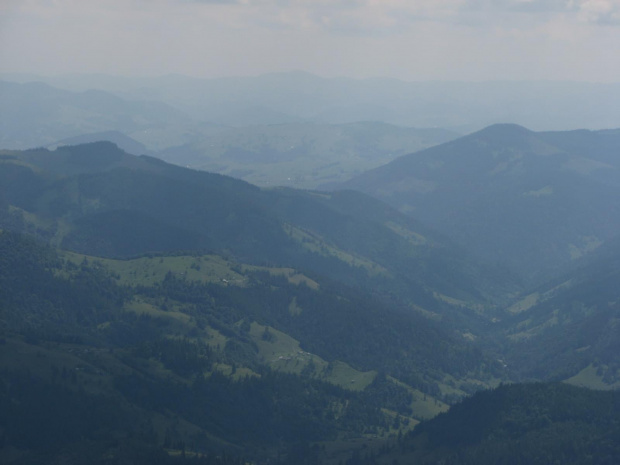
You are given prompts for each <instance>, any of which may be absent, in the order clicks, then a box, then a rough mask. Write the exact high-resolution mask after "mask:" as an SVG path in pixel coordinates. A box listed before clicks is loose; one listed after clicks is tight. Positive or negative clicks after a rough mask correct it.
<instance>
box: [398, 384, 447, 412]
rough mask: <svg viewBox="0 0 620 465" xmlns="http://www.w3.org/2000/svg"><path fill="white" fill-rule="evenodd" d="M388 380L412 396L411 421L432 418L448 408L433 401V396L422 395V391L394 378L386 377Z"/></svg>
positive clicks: (435, 400) (437, 401) (439, 402)
mask: <svg viewBox="0 0 620 465" xmlns="http://www.w3.org/2000/svg"><path fill="white" fill-rule="evenodd" d="M388 379H389V380H390V381H391V382H393V383H394V384H397V385H399V386H400V387H403V388H405V389H407V390H408V391H409V392H410V393H411V394H412V395H413V400H412V401H411V410H412V411H413V413H412V415H411V416H412V417H413V419H416V420H426V419H429V418H433V417H434V416H437V415H439V414H440V413H441V412H445V411H447V410H448V408H449V406H448V404H445V403H443V402H441V401H440V400H438V399H435V398H434V397H433V396H430V395H428V394H424V393H423V392H422V391H419V390H417V389H414V388H412V387H411V386H408V385H407V384H405V383H403V382H401V381H399V380H397V379H396V378H392V377H391V376H388Z"/></svg>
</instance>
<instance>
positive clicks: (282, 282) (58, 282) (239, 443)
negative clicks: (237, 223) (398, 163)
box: [0, 232, 503, 463]
mask: <svg viewBox="0 0 620 465" xmlns="http://www.w3.org/2000/svg"><path fill="white" fill-rule="evenodd" d="M0 289H2V293H1V294H0V331H1V339H0V344H1V345H0V349H1V350H0V412H1V414H0V418H1V420H0V421H1V423H0V426H1V427H2V428H3V429H2V431H3V444H4V445H5V448H4V449H3V450H2V451H1V452H0V454H2V455H1V456H2V457H3V460H7V461H9V462H11V461H12V460H16V462H14V463H39V462H40V461H44V462H47V463H57V461H61V460H66V462H65V463H83V461H84V460H85V458H86V457H88V460H89V461H91V463H103V460H104V457H106V456H107V457H109V458H110V459H111V458H114V460H122V459H124V458H126V457H125V455H126V454H133V453H137V452H136V451H139V450H142V452H141V453H140V454H139V455H138V457H136V458H134V460H135V462H133V463H149V460H154V459H153V457H157V456H158V455H157V454H158V453H159V452H161V451H162V448H166V449H168V451H169V452H170V453H172V454H173V455H174V453H175V451H177V452H178V453H181V451H185V450H187V451H188V453H189V452H191V453H192V454H195V453H201V454H204V453H207V454H210V456H211V457H212V458H213V460H212V459H205V461H204V462H203V463H220V462H217V461H216V460H215V458H214V457H215V456H216V455H217V454H220V455H221V453H222V451H226V453H228V454H231V455H232V456H233V457H237V458H238V459H241V458H242V457H244V456H245V457H249V458H251V459H252V460H269V459H274V458H275V457H276V456H281V457H282V459H283V460H284V462H283V463H296V460H297V459H296V458H295V457H298V459H303V457H304V453H303V451H304V450H305V449H304V448H303V447H302V449H301V451H302V452H296V450H297V449H296V447H298V446H299V444H303V445H305V447H307V446H309V444H310V443H311V442H315V441H326V442H327V444H333V445H334V446H335V447H336V444H338V443H341V442H342V441H345V442H346V440H347V438H350V437H364V435H368V436H369V437H370V436H381V437H387V436H388V435H389V434H396V433H397V432H398V431H406V430H408V429H409V428H411V427H412V426H413V425H415V424H416V423H417V422H418V421H419V420H421V419H423V418H428V417H431V416H433V415H435V414H437V413H438V412H439V411H442V410H445V408H446V405H445V403H444V402H443V401H448V402H451V401H453V400H455V399H457V398H458V397H459V396H462V395H464V394H466V393H467V392H471V391H472V390H474V389H477V388H479V387H481V386H485V385H489V384H494V383H495V382H496V379H497V377H498V376H499V377H501V376H503V374H502V372H503V370H502V369H501V366H500V365H499V364H497V363H495V362H494V361H493V360H491V359H489V358H488V357H487V356H485V355H484V354H483V353H482V352H481V351H479V350H478V349H476V348H475V347H474V346H473V345H472V344H471V343H469V342H467V341H464V340H463V339H462V338H459V337H458V336H455V335H454V334H453V333H452V332H451V331H447V330H446V329H444V328H443V327H442V326H441V325H439V324H437V323H436V322H432V321H429V320H427V319H426V318H424V317H422V316H420V315H417V314H415V313H411V312H410V313H403V312H400V311H397V310H394V309H390V308H388V307H386V306H385V305H384V304H382V303H381V302H380V301H377V300H375V299H373V298H372V297H370V296H369V295H367V294H366V295H365V294H361V293H360V291H359V290H352V289H349V288H347V287H344V286H341V285H338V284H336V283H330V282H329V281H327V280H323V279H318V280H316V281H315V280H314V279H310V278H308V277H307V276H304V275H303V274H301V273H299V272H296V271H295V270H291V269H283V268H265V267H257V266H250V265H243V264H240V263H238V262H230V261H227V260H225V259H223V258H221V257H218V256H214V255H211V256H199V255H193V256H151V257H142V258H139V259H134V260H112V259H96V258H93V257H86V256H83V255H79V254H75V253H68V252H58V251H56V250H54V249H51V248H48V247H45V246H42V245H41V244H39V243H36V242H35V241H34V240H32V239H30V238H27V237H25V236H22V235H19V234H16V233H9V232H2V233H0ZM67 412H68V413H67ZM41 418H44V420H45V421H43V422H42V423H41V424H42V425H45V426H44V427H42V428H37V427H34V424H35V423H38V422H37V420H36V419H41ZM118 438H126V439H122V440H119V439H118ZM343 444H344V443H343ZM343 444H341V445H340V446H337V447H340V448H342V447H345V449H346V448H347V447H351V446H350V445H349V446H346V445H343ZM296 454H301V455H299V456H298V455H296ZM73 457H75V458H73ZM167 457H168V456H167V455H166V454H164V455H161V456H159V459H158V460H160V461H161V463H167V462H166V460H172V459H169V458H167ZM9 459H10V460H9ZM58 463H60V462H58ZM114 463H117V462H114ZM118 463H121V462H118Z"/></svg>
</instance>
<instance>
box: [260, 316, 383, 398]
mask: <svg viewBox="0 0 620 465" xmlns="http://www.w3.org/2000/svg"><path fill="white" fill-rule="evenodd" d="M250 337H251V338H252V340H253V341H254V343H255V344H256V346H257V347H258V353H259V357H260V358H261V359H262V360H263V361H264V362H265V363H267V364H268V365H269V366H270V367H271V368H272V369H274V370H278V371H284V372H286V373H296V374H301V373H304V374H306V375H308V376H312V377H314V378H318V379H322V380H324V381H327V382H328V383H332V384H335V385H337V386H340V387H343V388H345V389H349V390H352V391H362V390H364V389H366V387H367V386H368V385H369V384H370V383H372V381H373V380H374V379H375V376H376V375H377V373H376V372H374V371H367V372H361V371H358V370H356V369H354V368H352V367H351V366H349V365H347V364H346V363H344V362H339V361H335V362H331V363H329V362H327V361H325V360H323V359H322V358H321V357H319V356H317V355H314V354H311V353H309V352H305V351H304V350H302V349H301V347H300V345H299V341H297V340H296V339H293V338H292V337H290V336H289V335H287V334H285V333H283V332H280V331H278V330H276V329H274V328H271V327H268V326H263V325H260V324H258V323H252V326H251V329H250Z"/></svg>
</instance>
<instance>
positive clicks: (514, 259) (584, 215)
mask: <svg viewBox="0 0 620 465" xmlns="http://www.w3.org/2000/svg"><path fill="white" fill-rule="evenodd" d="M618 153H620V133H618V131H594V132H593V131H569V132H549V133H544V132H541V133H537V132H533V131H529V130H527V129H525V128H523V127H520V126H516V125H494V126H490V127H488V128H486V129H484V130H482V131H479V132H477V133H474V134H471V135H469V136H465V137H462V138H460V139H457V140H455V141H452V142H448V143H446V144H442V145H440V146H437V147H432V148H430V149H427V150H424V151H421V152H417V153H414V154H410V155H406V156H403V157H401V158H399V159H397V160H395V161H393V162H391V163H389V164H387V165H385V166H382V167H380V168H377V169H375V170H372V171H369V172H367V173H364V174H362V175H360V176H359V177H356V178H354V179H353V180H351V181H349V182H347V183H345V184H344V185H343V186H342V187H345V188H348V189H357V190H360V191H363V192H365V193H368V194H371V195H373V196H375V197H377V198H380V199H382V200H384V201H386V202H388V203H390V204H391V205H392V206H394V207H396V208H398V209H399V210H401V211H403V212H407V213H410V214H411V215H413V216H414V217H415V218H416V219H418V220H420V221H422V222H423V223H425V224H428V225H429V226H431V227H433V228H436V229H437V230H438V231H440V232H442V233H443V234H445V235H446V236H448V237H450V238H452V239H454V240H455V241H456V242H458V243H460V244H461V245H463V246H464V247H466V248H467V249H468V250H470V251H472V252H474V253H475V254H476V255H477V256H478V257H482V258H484V259H485V260H487V261H491V262H499V263H503V264H505V265H508V266H510V267H511V268H513V269H514V270H516V271H517V272H519V273H520V274H521V275H522V276H524V277H527V278H528V279H529V282H530V283H532V284H534V283H540V282H541V280H542V279H544V278H546V277H548V276H550V275H552V274H553V273H558V272H561V271H562V270H564V269H566V267H567V266H569V265H570V264H571V262H572V261H573V260H574V259H576V258H579V257H581V256H584V255H586V254H588V253H589V252H591V251H592V250H594V249H595V248H596V247H598V246H599V245H600V244H602V243H603V242H605V241H606V240H608V239H609V238H611V237H613V236H614V235H615V234H617V231H618V229H619V227H620V204H619V202H620V200H619V199H620V157H619V156H618Z"/></svg>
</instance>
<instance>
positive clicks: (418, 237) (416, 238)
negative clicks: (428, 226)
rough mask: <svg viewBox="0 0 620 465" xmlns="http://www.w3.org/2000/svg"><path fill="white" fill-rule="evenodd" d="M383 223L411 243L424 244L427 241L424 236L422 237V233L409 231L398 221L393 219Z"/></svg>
mask: <svg viewBox="0 0 620 465" xmlns="http://www.w3.org/2000/svg"><path fill="white" fill-rule="evenodd" d="M385 225H386V226H387V227H388V228H390V229H391V230H392V231H394V232H395V233H396V234H398V235H399V236H401V237H404V238H405V239H407V240H408V241H409V243H410V244H412V245H416V246H417V245H424V244H426V243H427V242H428V240H427V239H426V237H424V236H423V235H422V234H419V233H417V232H415V231H411V230H409V229H407V228H405V227H404V226H401V225H400V224H398V223H394V222H393V221H388V222H387V223H385Z"/></svg>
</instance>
